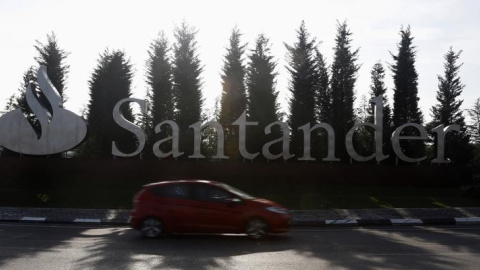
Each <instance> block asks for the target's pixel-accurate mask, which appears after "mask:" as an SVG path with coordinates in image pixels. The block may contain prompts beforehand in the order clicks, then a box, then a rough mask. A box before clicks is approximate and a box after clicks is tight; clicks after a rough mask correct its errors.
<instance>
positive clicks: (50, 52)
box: [35, 32, 70, 102]
mask: <svg viewBox="0 0 480 270" xmlns="http://www.w3.org/2000/svg"><path fill="white" fill-rule="evenodd" d="M35 49H36V50H37V52H38V56H37V57H35V60H36V61H37V63H38V64H39V65H44V66H46V67H47V75H48V78H49V79H50V81H51V82H52V84H53V85H54V86H55V88H56V89H57V91H58V93H59V94H60V96H61V97H62V100H63V101H64V102H65V101H66V96H65V94H64V92H65V89H66V80H67V75H68V70H69V68H70V66H69V65H66V64H65V59H66V58H67V56H68V53H67V52H65V51H64V50H63V49H60V47H59V46H58V41H57V37H56V36H55V33H53V32H52V33H51V34H50V35H47V43H46V44H43V43H41V42H40V41H38V40H37V45H35Z"/></svg>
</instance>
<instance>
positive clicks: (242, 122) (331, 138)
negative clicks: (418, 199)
mask: <svg viewBox="0 0 480 270" xmlns="http://www.w3.org/2000/svg"><path fill="white" fill-rule="evenodd" d="M126 102H136V103H138V104H139V105H140V107H141V108H142V110H146V106H147V104H146V102H145V101H144V100H140V99H134V98H126V99H122V100H120V101H119V102H118V103H117V105H116V106H115V110H114V111H113V117H114V119H115V121H116V122H117V124H118V125H120V126H121V127H123V128H124V129H126V130H128V131H130V132H132V133H133V134H135V135H136V136H137V139H138V141H139V146H138V148H137V150H136V151H134V152H133V153H122V152H120V151H119V150H118V149H117V148H116V146H115V142H113V143H112V147H113V151H112V154H113V155H116V156H122V157H132V156H135V155H138V154H139V153H140V152H142V151H143V148H144V146H145V142H146V139H147V136H146V135H145V132H144V131H143V130H142V129H141V128H140V127H139V126H136V125H134V124H133V123H131V122H130V121H128V120H126V119H125V118H124V117H123V115H122V114H121V111H120V110H119V108H120V106H121V105H122V104H123V103H126ZM370 102H371V103H373V104H374V105H375V106H374V123H360V124H356V125H355V126H353V127H352V128H351V129H350V131H349V132H348V133H347V135H346V137H345V138H344V139H345V147H346V149H347V152H348V154H349V156H350V157H351V158H352V159H354V160H356V161H369V160H372V159H375V160H376V161H377V162H380V161H382V160H385V159H387V158H388V155H386V154H385V153H383V126H382V123H383V97H382V96H378V97H376V98H374V99H372V100H371V101H370ZM232 125H235V126H238V130H239V140H238V141H239V145H238V150H239V152H240V154H241V155H242V157H244V158H245V159H254V158H255V157H257V156H258V155H259V154H260V153H258V152H257V153H249V152H248V151H247V149H246V138H247V136H246V133H247V126H257V125H258V122H249V121H247V117H246V112H245V111H244V112H243V114H242V115H241V116H240V117H239V118H238V119H237V120H236V121H234V122H233V123H232ZM165 126H170V128H171V130H172V131H173V132H172V136H169V137H167V138H164V139H162V140H160V141H158V142H156V143H155V144H154V146H153V149H152V151H153V153H154V154H155V155H156V156H157V157H159V158H165V157H168V156H172V157H174V158H177V157H179V156H181V155H183V154H184V153H183V152H180V151H179V145H178V144H179V134H180V132H181V131H180V128H179V127H178V125H177V124H176V123H175V122H174V121H171V120H168V121H163V122H161V123H159V124H157V126H156V127H155V132H156V133H160V131H161V130H162V127H165ZM273 126H279V127H280V129H281V130H282V134H283V135H282V137H280V138H277V139H275V140H272V141H271V142H268V143H266V144H265V145H264V146H263V148H262V154H263V156H264V157H265V158H267V159H269V160H274V159H279V158H283V159H284V160H287V159H291V158H293V157H295V155H294V154H293V153H291V152H290V131H289V127H288V124H287V123H285V122H280V121H277V122H273V123H271V124H269V125H268V126H266V127H265V130H264V132H265V134H270V133H271V130H272V127H273ZM362 126H366V127H370V128H372V129H373V130H374V131H375V132H374V136H375V138H374V141H375V149H374V152H373V153H372V154H371V155H369V156H361V155H360V154H358V152H357V151H356V149H355V147H354V145H353V135H354V133H355V131H356V130H357V129H358V128H359V127H362ZM207 127H211V128H213V129H215V131H216V132H217V138H218V141H217V153H216V155H215V156H214V158H218V159H228V156H226V155H225V153H224V131H223V127H222V125H220V124H219V123H217V122H215V121H211V122H207V123H202V122H197V123H194V124H192V125H190V126H189V128H191V129H193V131H194V138H193V141H194V153H193V155H190V156H188V157H189V158H196V159H201V158H205V156H204V155H202V153H201V140H202V132H201V131H202V129H204V128H207ZM406 128H410V129H416V130H417V131H418V134H419V135H418V136H403V135H401V134H402V131H403V130H404V129H406ZM298 129H299V130H301V131H303V155H302V156H301V157H298V160H301V161H315V158H313V157H312V156H311V154H310V150H311V148H312V145H311V134H312V132H313V131H315V130H317V129H323V130H324V131H325V132H326V133H327V134H328V153H327V156H326V157H325V158H323V159H322V160H323V161H339V160H340V159H339V158H337V157H336V156H335V131H334V130H333V128H332V126H331V125H330V124H328V123H318V124H315V125H314V126H313V127H312V126H311V125H310V124H306V125H303V126H301V127H299V128H298ZM431 131H432V132H434V133H436V135H437V136H436V138H437V139H436V147H437V151H436V152H437V156H436V158H435V159H433V160H432V163H449V162H450V161H449V160H447V159H446V158H445V135H446V134H447V133H448V132H451V131H460V126H459V125H450V126H447V127H444V126H443V125H440V126H437V127H436V128H434V129H432V130H431ZM427 139H428V136H427V131H426V130H425V128H424V127H423V126H421V125H419V124H415V123H406V124H404V125H402V126H400V127H398V128H397V129H396V130H395V131H394V132H393V134H392V137H391V143H392V148H393V150H394V152H395V154H396V155H397V157H398V158H399V159H401V160H403V161H406V162H420V161H422V160H424V159H426V156H424V157H416V158H413V157H409V156H407V155H406V154H405V153H404V152H403V151H402V149H401V147H400V141H401V140H427ZM167 141H171V145H172V150H171V151H170V152H168V153H164V152H162V150H160V145H161V144H163V143H165V142H167ZM277 143H278V144H281V145H282V152H281V153H278V154H273V153H271V152H270V147H271V146H272V145H273V144H277ZM313 147H315V146H313Z"/></svg>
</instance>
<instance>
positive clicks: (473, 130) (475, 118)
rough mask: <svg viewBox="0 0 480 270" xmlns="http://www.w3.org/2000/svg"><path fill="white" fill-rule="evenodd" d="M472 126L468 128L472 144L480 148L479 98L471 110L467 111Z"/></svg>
mask: <svg viewBox="0 0 480 270" xmlns="http://www.w3.org/2000/svg"><path fill="white" fill-rule="evenodd" d="M467 112H468V115H469V116H470V119H472V120H471V122H472V124H471V125H469V126H468V130H469V134H470V136H471V138H472V141H473V143H474V144H476V145H478V146H480V98H477V99H476V100H475V102H474V103H473V106H472V108H471V109H468V110H467Z"/></svg>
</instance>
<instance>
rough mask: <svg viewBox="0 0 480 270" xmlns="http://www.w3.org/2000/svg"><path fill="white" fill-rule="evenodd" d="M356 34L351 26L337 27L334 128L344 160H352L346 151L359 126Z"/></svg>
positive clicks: (333, 99)
mask: <svg viewBox="0 0 480 270" xmlns="http://www.w3.org/2000/svg"><path fill="white" fill-rule="evenodd" d="M351 35H352V33H351V32H350V30H349V29H348V27H347V23H346V22H343V23H338V24H337V37H336V39H335V41H336V45H335V48H334V50H335V54H334V58H333V64H332V79H331V81H330V83H331V88H332V89H331V91H332V123H331V124H332V127H333V128H334V130H335V136H336V138H337V140H336V141H335V143H336V145H335V149H336V153H337V156H338V157H339V158H340V159H342V160H345V159H348V154H347V151H346V149H345V143H344V140H345V136H346V134H347V132H348V131H349V130H350V129H351V128H352V127H353V125H354V124H355V120H356V119H355V110H354V107H353V103H354V101H355V91H354V88H355V82H356V80H357V71H358V69H359V68H360V67H359V66H358V65H357V64H356V61H357V59H358V49H356V50H354V51H352V48H351V44H350V43H351V41H352V40H351V38H350V36H351Z"/></svg>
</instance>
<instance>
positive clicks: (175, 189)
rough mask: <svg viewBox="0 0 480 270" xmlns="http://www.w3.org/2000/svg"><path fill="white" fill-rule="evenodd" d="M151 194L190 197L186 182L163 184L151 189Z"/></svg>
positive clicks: (180, 197) (177, 197) (167, 196)
mask: <svg viewBox="0 0 480 270" xmlns="http://www.w3.org/2000/svg"><path fill="white" fill-rule="evenodd" d="M152 192H153V194H154V195H155V196H157V197H161V198H175V199H190V198H191V197H192V196H191V193H190V188H189V186H188V185H186V184H175V185H165V186H161V187H156V188H154V189H153V190H152Z"/></svg>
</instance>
